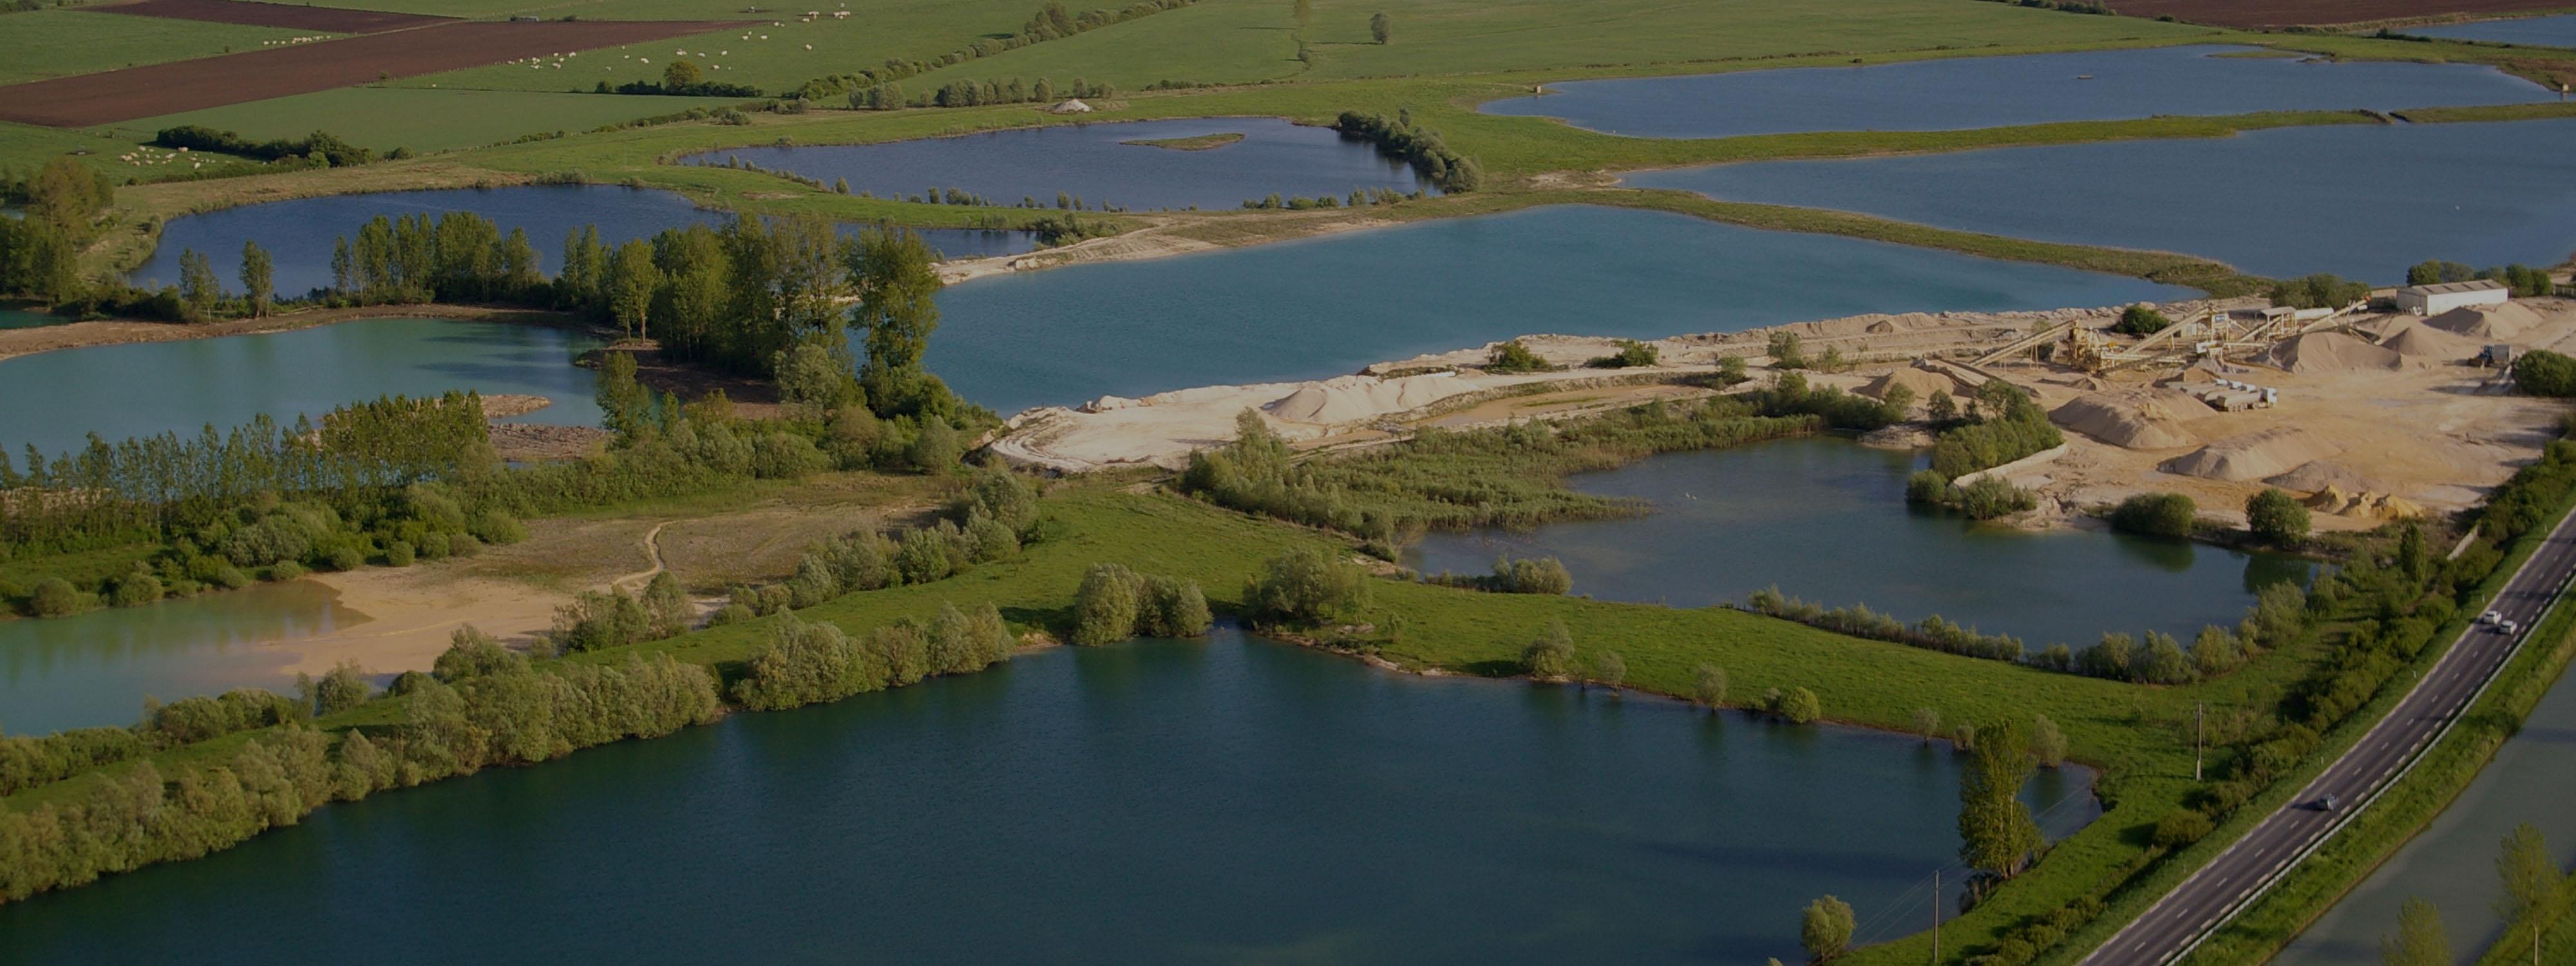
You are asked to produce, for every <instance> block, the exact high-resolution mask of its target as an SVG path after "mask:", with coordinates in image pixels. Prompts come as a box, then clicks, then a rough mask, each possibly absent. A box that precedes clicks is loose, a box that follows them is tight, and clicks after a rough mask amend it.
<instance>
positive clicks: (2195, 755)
mask: <svg viewBox="0 0 2576 966" xmlns="http://www.w3.org/2000/svg"><path fill="white" fill-rule="evenodd" d="M2208 721H2209V703H2208V702H2205V701H2194V702H2192V704H2191V780H2192V781H2199V780H2200V743H2201V739H2202V736H2203V735H2206V734H2207V733H2208V732H2209V725H2208Z"/></svg>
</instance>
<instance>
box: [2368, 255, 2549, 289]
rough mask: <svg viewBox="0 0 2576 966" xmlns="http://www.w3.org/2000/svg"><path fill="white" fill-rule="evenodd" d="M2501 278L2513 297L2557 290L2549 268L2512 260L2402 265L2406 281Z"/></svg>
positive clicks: (2415, 282) (2439, 281)
mask: <svg viewBox="0 0 2576 966" xmlns="http://www.w3.org/2000/svg"><path fill="white" fill-rule="evenodd" d="M2481 279H2483V280H2487V281H2493V282H2502V283H2504V287H2505V288H2506V290H2508V291H2510V292H2511V293H2513V296H2514V297H2515V298H2541V297H2544V296H2550V295H2556V294H2558V282H2557V281H2556V280H2555V279H2552V278H2550V277H2549V270H2548V269H2545V268H2533V267H2531V266H2529V265H2524V264H2521V263H2519V262H2516V263H2514V264H2511V265H2507V266H2504V267H2503V268H2488V269H2473V268H2470V267H2468V266H2466V265H2462V264H2460V263H2458V262H2446V261H2441V260H2438V259H2436V260H2432V261H2426V262H2420V263H2417V264H2416V265H2414V266H2412V267H2410V268H2408V269H2406V284H2408V285H2438V284H2441V283H2444V282H2473V281H2478V280H2481Z"/></svg>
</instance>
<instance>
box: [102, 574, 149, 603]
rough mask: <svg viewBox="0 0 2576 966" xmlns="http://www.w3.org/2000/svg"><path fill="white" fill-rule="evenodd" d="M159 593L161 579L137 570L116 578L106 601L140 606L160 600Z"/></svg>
mask: <svg viewBox="0 0 2576 966" xmlns="http://www.w3.org/2000/svg"><path fill="white" fill-rule="evenodd" d="M161 594H162V588H161V579H160V578H158V577H154V576H152V575H151V574H150V573H148V572H145V571H141V570H137V571H135V572H133V573H130V574H127V575H125V576H124V577H123V578H120V579H118V580H117V582H116V589H115V590H114V591H113V592H111V593H110V594H109V596H108V602H109V603H111V604H114V605H115V606H118V607H140V606H142V605H144V604H149V603H152V602H154V601H157V600H160V599H161Z"/></svg>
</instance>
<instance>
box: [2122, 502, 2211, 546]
mask: <svg viewBox="0 0 2576 966" xmlns="http://www.w3.org/2000/svg"><path fill="white" fill-rule="evenodd" d="M2199 513H2200V507H2199V506H2198V505H2197V504H2194V503H2193V502H2192V501H2191V497H2188V496H2185V495H2183V494H2180V493H2140V494H2138V495H2136V496H2132V497H2130V498H2128V499H2126V500H2122V501H2120V505H2119V506H2118V507H2117V508H2115V509H2113V510H2112V511H2111V526H2112V528H2113V529H2116V530H2123V531H2126V532H2129V533H2137V534H2145V535H2147V536H2151V537H2188V536H2191V528H2192V522H2193V521H2194V520H2195V519H2197V518H2198V516H2199Z"/></svg>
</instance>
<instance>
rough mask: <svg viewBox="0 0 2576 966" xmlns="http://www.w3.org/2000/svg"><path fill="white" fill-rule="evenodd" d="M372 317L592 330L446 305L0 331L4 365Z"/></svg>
mask: <svg viewBox="0 0 2576 966" xmlns="http://www.w3.org/2000/svg"><path fill="white" fill-rule="evenodd" d="M367 319H452V320H461V321H476V322H503V323H509V324H515V325H543V326H548V327H552V328H565V329H590V328H592V326H590V325H589V324H588V323H584V322H582V321H580V320H578V319H575V318H573V317H572V316H570V315H567V314H565V313H562V312H556V311H553V310H551V309H524V308H513V307H508V306H497V305H459V304H454V303H443V302H432V303H424V304H419V305H370V306H358V307H351V308H311V309H299V310H296V311H293V312H285V313H280V314H277V315H269V316H262V317H260V318H256V319H228V320H225V321H221V322H204V323H195V324H191V323H186V322H146V321H136V320H131V319H101V320H97V321H90V322H66V323H63V324H61V325H48V326H41V327H38V328H32V329H5V330H0V361H6V360H10V359H16V358H19V357H22V356H32V355H38V354H41V353H46V352H61V351H66V350H71V349H94V348H98V347H101V346H112V345H143V344H148V343H155V342H185V341H188V340H191V339H215V338H222V337H225V336H235V335H274V334H277V333H280V332H294V331H297V330H300V329H310V328H315V327H318V326H325V325H333V324H336V323H340V322H357V321H363V320H367Z"/></svg>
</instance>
